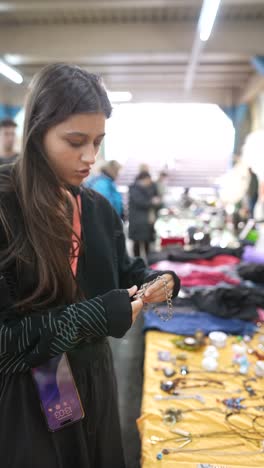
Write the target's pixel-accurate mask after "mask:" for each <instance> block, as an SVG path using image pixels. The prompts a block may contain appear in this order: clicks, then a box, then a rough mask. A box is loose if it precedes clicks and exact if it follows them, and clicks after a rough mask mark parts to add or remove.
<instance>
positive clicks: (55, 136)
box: [43, 113, 105, 185]
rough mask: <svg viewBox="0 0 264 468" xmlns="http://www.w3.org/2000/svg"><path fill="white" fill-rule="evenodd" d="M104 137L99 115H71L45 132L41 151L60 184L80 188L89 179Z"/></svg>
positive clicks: (102, 122)
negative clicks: (44, 153) (43, 151)
mask: <svg viewBox="0 0 264 468" xmlns="http://www.w3.org/2000/svg"><path fill="white" fill-rule="evenodd" d="M104 134H105V115H104V114H103V113H98V114H76V115H72V116H71V117H69V118H68V119H67V120H65V121H64V122H62V123H60V124H58V125H55V126H54V127H52V128H50V129H49V130H48V131H47V133H46V134H45V136H44V141H43V143H44V149H45V152H46V154H47V157H48V159H49V161H50V162H51V164H52V166H53V169H54V170H55V172H56V174H57V176H58V177H59V178H60V179H61V180H62V181H63V182H65V183H67V184H70V185H80V184H81V182H82V181H83V179H85V178H86V177H87V176H88V175H89V173H90V170H91V166H92V165H93V164H94V163H95V160H96V155H97V153H98V151H99V147H100V144H101V142H102V140H103V138H104Z"/></svg>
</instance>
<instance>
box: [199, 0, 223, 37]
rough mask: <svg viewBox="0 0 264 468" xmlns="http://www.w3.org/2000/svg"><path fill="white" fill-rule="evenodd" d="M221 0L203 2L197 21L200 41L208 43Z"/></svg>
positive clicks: (205, 0)
mask: <svg viewBox="0 0 264 468" xmlns="http://www.w3.org/2000/svg"><path fill="white" fill-rule="evenodd" d="M220 2H221V0H204V2H203V6H202V10H201V15H200V19H199V26H198V27H199V34H200V39H201V41H203V42H205V41H208V39H209V37H210V35H211V32H212V29H213V25H214V22H215V18H216V15H217V12H218V8H219V6H220Z"/></svg>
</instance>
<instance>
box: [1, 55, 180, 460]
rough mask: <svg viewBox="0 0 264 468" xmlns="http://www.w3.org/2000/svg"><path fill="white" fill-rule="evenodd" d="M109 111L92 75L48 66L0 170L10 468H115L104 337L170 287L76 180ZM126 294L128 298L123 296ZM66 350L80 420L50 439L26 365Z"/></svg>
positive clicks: (4, 451)
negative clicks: (18, 141) (12, 156)
mask: <svg viewBox="0 0 264 468" xmlns="http://www.w3.org/2000/svg"><path fill="white" fill-rule="evenodd" d="M110 114H111V105H110V103H109V100H108V97H107V93H106V91H105V89H104V87H103V85H102V83H101V81H100V79H99V78H98V77H97V76H95V75H93V74H90V73H88V72H87V71H85V70H82V69H81V68H79V67H76V66H70V65H66V64H54V65H49V66H47V67H45V68H44V69H43V70H41V71H40V73H39V74H37V75H36V76H35V77H34V79H33V82H32V84H31V86H30V90H29V94H28V97H27V103H26V112H25V124H24V136H23V150H22V153H21V156H20V158H19V159H18V160H17V161H16V162H15V164H11V165H10V166H3V167H2V168H1V170H0V413H1V418H0V458H1V466H3V467H12V468H36V467H37V468H47V467H49V468H76V467H78V468H109V467H115V468H124V467H125V461H124V455H123V450H122V444H121V434H120V423H119V416H118V407H117V391H116V379H115V374H114V369H113V362H112V355H111V352H110V348H109V344H108V341H107V337H108V336H114V337H117V338H118V337H122V336H123V335H124V334H125V333H126V331H127V330H128V329H129V328H130V327H131V325H132V323H133V322H134V321H135V319H136V317H137V315H138V314H139V312H140V311H141V309H142V307H143V301H144V302H149V303H151V302H160V301H164V300H165V298H166V294H165V291H164V283H163V280H160V279H157V281H156V282H155V283H154V284H151V285H150V286H149V287H148V288H147V291H146V293H145V296H143V298H142V297H138V296H135V295H136V292H137V290H138V288H140V286H141V285H142V283H144V282H149V281H151V280H153V279H155V278H157V275H159V274H164V280H165V281H166V282H167V289H168V293H169V295H176V294H177V292H178V289H179V280H178V278H177V276H176V275H175V274H173V273H172V272H165V273H164V272H162V273H161V272H153V271H152V272H151V271H150V270H148V269H147V268H146V266H145V264H144V262H143V261H142V259H139V258H137V259H134V260H132V259H131V258H129V256H128V254H127V252H126V247H125V238H124V234H123V229H122V222H121V220H120V218H119V216H118V214H117V213H116V211H115V210H114V209H113V208H112V206H111V205H110V204H109V202H108V201H107V200H106V199H105V198H104V197H102V196H101V195H100V194H98V193H97V192H95V191H93V190H90V189H84V188H83V187H82V186H81V184H82V181H83V179H84V178H85V177H87V176H88V174H89V171H90V168H91V166H92V165H93V164H94V162H95V159H96V154H97V151H98V149H99V146H100V143H101V141H102V139H103V137H104V133H105V131H104V127H105V120H106V118H108V117H109V116H110ZM134 296H135V298H134V300H133V297H134ZM63 353H67V356H68V360H69V363H70V367H71V370H72V373H73V377H74V381H75V384H76V388H77V390H78V392H79V395H80V400H81V403H82V406H83V408H84V418H83V419H81V420H79V421H76V422H74V423H73V424H72V425H69V426H62V428H61V429H60V430H58V431H56V432H49V431H48V428H47V426H46V423H45V419H44V416H43V414H42V411H41V405H40V401H39V397H38V394H37V390H36V388H35V386H34V382H33V377H32V372H31V369H32V368H36V367H38V366H40V365H42V364H44V363H49V360H50V359H51V358H53V357H55V356H60V355H62V354H63Z"/></svg>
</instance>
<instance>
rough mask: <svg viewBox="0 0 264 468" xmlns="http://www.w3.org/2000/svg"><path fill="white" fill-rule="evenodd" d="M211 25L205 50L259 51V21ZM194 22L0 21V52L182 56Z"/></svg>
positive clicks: (51, 55) (187, 49) (188, 47)
mask: <svg viewBox="0 0 264 468" xmlns="http://www.w3.org/2000/svg"><path fill="white" fill-rule="evenodd" d="M216 26H217V27H216V28H215V29H214V31H213V35H212V38H211V39H210V41H209V42H208V44H207V46H206V53H208V54H211V55H217V54H222V56H223V60H225V59H226V57H227V56H228V55H229V54H230V55H231V56H232V57H234V58H235V56H236V55H239V56H241V57H244V58H246V57H247V56H249V57H251V56H252V55H262V53H263V29H264V28H263V22H255V21H253V20H252V21H247V22H243V21H240V22H234V21H227V22H223V24H221V22H220V21H219V22H218V24H217V25H216ZM195 27H196V26H195V23H193V22H192V23H187V24H185V23H179V25H178V26H177V28H176V27H175V25H173V24H162V25H161V24H135V25H131V24H120V25H110V24H104V25H89V26H88V27H87V26H86V25H62V26H59V27H58V26H54V25H50V26H47V25H45V26H43V25H35V26H21V27H17V26H8V27H2V26H1V28H0V55H4V54H15V55H24V54H25V55H34V56H36V57H39V60H41V57H42V56H43V57H47V56H48V57H49V59H50V60H53V59H54V57H55V58H57V57H60V60H62V59H64V58H65V57H66V59H67V58H68V60H71V59H72V58H73V59H74V57H76V56H78V57H80V56H82V57H86V58H87V60H90V59H91V58H93V57H96V56H98V55H100V56H102V57H103V56H104V55H105V56H108V57H109V56H113V57H114V56H115V55H120V54H121V55H122V54H123V56H126V55H130V54H134V55H138V54H142V53H143V54H145V56H146V57H149V58H148V61H150V60H151V58H152V57H155V56H163V55H164V54H165V55H167V56H173V57H175V51H177V54H176V55H177V56H178V57H181V56H182V57H184V58H186V55H188V54H189V53H190V50H191V46H192V38H193V31H195ZM131 38H133V40H132V39H131ZM245 38H247V40H245ZM47 51H48V52H47ZM110 51H111V52H110ZM225 51H228V53H227V54H225ZM171 54H172V55H171ZM232 60H233V59H232Z"/></svg>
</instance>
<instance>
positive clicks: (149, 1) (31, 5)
mask: <svg viewBox="0 0 264 468" xmlns="http://www.w3.org/2000/svg"><path fill="white" fill-rule="evenodd" d="M201 4H202V0H126V1H124V0H90V1H87V0H75V1H74V2H72V0H68V1H67V0H57V1H56V2H54V1H53V0H45V1H44V0H39V1H38V0H35V1H33V0H28V1H27V0H24V1H12V0H11V1H8V2H0V13H1V12H2V13H4V12H25V13H26V12H45V11H60V10H61V11H67V10H70V11H72V10H77V9H82V10H86V11H87V10H105V9H108V10H109V9H112V10H116V9H121V10H125V9H147V8H149V9H153V8H168V7H172V8H177V7H185V8H186V7H195V6H196V7H197V8H199V7H200V6H201ZM222 4H223V5H238V6H240V5H251V4H252V2H251V1H250V0H222ZM254 5H264V2H263V0H254Z"/></svg>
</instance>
